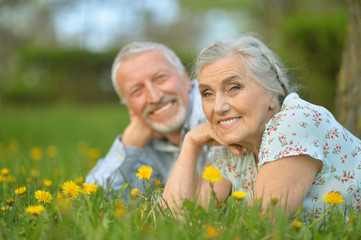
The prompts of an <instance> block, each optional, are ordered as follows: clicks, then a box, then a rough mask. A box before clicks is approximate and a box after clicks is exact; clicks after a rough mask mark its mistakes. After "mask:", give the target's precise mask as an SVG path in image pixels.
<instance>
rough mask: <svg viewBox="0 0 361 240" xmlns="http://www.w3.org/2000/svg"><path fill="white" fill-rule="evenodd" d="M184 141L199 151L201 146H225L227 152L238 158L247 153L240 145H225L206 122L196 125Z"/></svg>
mask: <svg viewBox="0 0 361 240" xmlns="http://www.w3.org/2000/svg"><path fill="white" fill-rule="evenodd" d="M186 141H190V143H191V144H192V145H193V146H194V147H196V148H198V149H201V148H202V147H203V146H221V145H222V146H227V147H228V148H229V150H230V151H231V152H232V153H233V154H234V155H235V156H237V157H240V156H241V155H242V154H243V153H246V152H247V148H245V147H242V146H240V145H236V144H231V145H227V144H225V143H224V142H223V141H222V140H221V139H220V138H219V137H218V136H217V135H216V134H215V132H214V131H213V129H212V127H211V124H210V123H208V122H206V123H202V124H200V125H198V126H197V127H195V128H193V129H192V130H190V131H189V132H188V133H187V135H186Z"/></svg>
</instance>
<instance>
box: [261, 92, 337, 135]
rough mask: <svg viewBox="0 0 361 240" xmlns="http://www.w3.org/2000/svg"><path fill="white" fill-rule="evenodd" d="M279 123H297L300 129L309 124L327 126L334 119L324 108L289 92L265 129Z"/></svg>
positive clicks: (333, 121)
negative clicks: (279, 109)
mask: <svg viewBox="0 0 361 240" xmlns="http://www.w3.org/2000/svg"><path fill="white" fill-rule="evenodd" d="M281 124H282V125H285V126H286V127H289V126H292V127H295V125H297V126H299V127H300V129H301V130H302V129H305V128H308V127H309V126H314V127H316V128H319V127H322V126H326V127H327V126H329V125H332V124H336V121H335V119H334V117H333V115H332V114H331V113H330V112H329V111H328V110H327V109H326V108H324V107H322V106H318V105H315V104H312V103H309V102H307V101H305V100H303V99H302V98H300V97H299V95H298V94H297V93H291V94H289V95H288V96H287V97H286V98H285V100H284V102H283V104H282V107H281V111H280V112H278V113H276V114H275V115H274V116H273V117H272V119H271V120H270V121H269V123H268V124H267V125H266V129H267V128H268V129H269V128H271V127H272V126H275V125H276V126H279V125H281Z"/></svg>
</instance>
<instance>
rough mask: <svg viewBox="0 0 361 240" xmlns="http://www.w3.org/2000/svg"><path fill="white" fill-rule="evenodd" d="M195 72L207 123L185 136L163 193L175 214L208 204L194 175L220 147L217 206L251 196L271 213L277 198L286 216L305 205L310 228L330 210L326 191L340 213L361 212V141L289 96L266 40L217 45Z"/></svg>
mask: <svg viewBox="0 0 361 240" xmlns="http://www.w3.org/2000/svg"><path fill="white" fill-rule="evenodd" d="M196 70H197V74H198V80H199V91H200V93H201V96H202V107H203V110H204V113H205V115H206V117H207V119H208V121H209V122H208V123H204V124H202V125H199V126H197V127H196V128H194V129H192V130H191V131H190V132H188V133H187V135H186V137H185V141H184V143H183V145H182V150H181V152H180V155H179V158H178V160H177V162H176V165H175V166H174V169H173V171H172V173H171V175H170V177H169V180H168V182H167V185H166V187H165V190H164V194H163V197H164V199H165V200H166V201H167V203H168V204H169V206H170V207H171V208H176V207H179V206H180V205H181V203H182V201H183V200H184V199H190V200H192V199H194V198H195V197H196V196H197V198H198V200H199V202H200V204H202V205H204V206H208V205H207V204H208V203H209V200H210V197H211V189H210V184H209V182H207V181H206V180H205V179H202V178H201V177H197V176H196V174H195V172H196V166H197V159H198V155H199V153H200V151H201V149H202V146H204V145H214V144H216V145H223V146H219V147H214V148H213V150H212V152H211V153H210V156H209V162H210V164H212V165H213V166H214V167H216V168H218V169H219V170H220V171H221V173H222V176H223V180H222V182H219V183H215V184H214V191H215V193H216V199H217V201H219V202H220V201H224V200H226V198H227V197H228V196H229V195H230V193H231V192H232V191H247V192H248V193H249V194H248V195H249V196H251V199H249V200H251V201H252V199H262V201H263V203H262V204H263V206H264V208H266V207H267V206H268V204H269V203H270V201H272V198H274V197H276V198H278V199H279V204H280V206H281V207H284V209H285V211H286V213H287V214H289V215H290V214H292V213H294V212H295V211H296V209H297V207H298V206H300V205H302V206H303V212H302V221H303V222H304V223H306V224H309V223H311V222H314V221H315V220H317V219H318V218H319V217H320V216H321V215H322V214H323V213H324V211H326V210H327V208H328V206H329V205H327V204H325V202H324V199H323V196H324V195H325V194H328V193H334V192H339V193H340V195H341V196H342V197H343V199H344V203H343V204H342V207H343V209H346V208H347V207H348V206H351V207H353V208H354V209H355V210H359V207H360V202H361V201H360V187H361V183H360V180H361V141H360V140H359V139H358V138H356V137H355V136H353V135H352V134H351V133H350V132H349V131H347V130H346V129H345V128H343V127H342V126H341V125H340V124H339V123H338V122H337V121H336V120H335V118H334V117H333V116H332V114H331V113H330V112H329V111H327V110H326V109H325V108H323V107H320V106H316V105H313V104H311V103H309V102H307V101H305V100H302V99H301V98H300V97H299V96H298V95H297V94H296V93H294V92H291V90H290V88H289V81H288V79H287V77H286V74H285V70H284V68H283V65H282V63H281V62H280V61H279V60H278V58H277V57H276V55H275V54H274V53H273V52H272V51H271V50H270V49H269V48H267V47H266V46H265V45H264V44H263V43H262V42H261V41H259V40H258V39H256V38H254V37H251V36H243V37H241V38H239V39H238V40H236V41H224V42H217V43H215V44H212V45H211V46H209V47H207V48H206V49H205V50H203V51H202V52H201V54H200V56H199V58H198V60H197V65H196ZM225 146H227V147H225ZM242 148H247V149H248V151H247V152H246V153H244V152H243V151H242ZM230 150H231V151H232V153H233V154H232V153H231V152H230ZM208 164H209V163H208Z"/></svg>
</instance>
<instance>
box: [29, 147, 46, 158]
mask: <svg viewBox="0 0 361 240" xmlns="http://www.w3.org/2000/svg"><path fill="white" fill-rule="evenodd" d="M29 155H30V158H31V159H32V160H35V161H39V160H41V159H42V158H43V150H42V149H41V148H40V147H32V148H31V149H30V152H29Z"/></svg>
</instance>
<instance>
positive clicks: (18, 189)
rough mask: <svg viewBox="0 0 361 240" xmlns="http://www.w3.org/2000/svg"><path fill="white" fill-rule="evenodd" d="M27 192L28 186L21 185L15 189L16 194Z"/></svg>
mask: <svg viewBox="0 0 361 240" xmlns="http://www.w3.org/2000/svg"><path fill="white" fill-rule="evenodd" d="M25 192H26V187H19V188H17V189H15V194H20V195H21V194H24V193H25Z"/></svg>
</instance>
